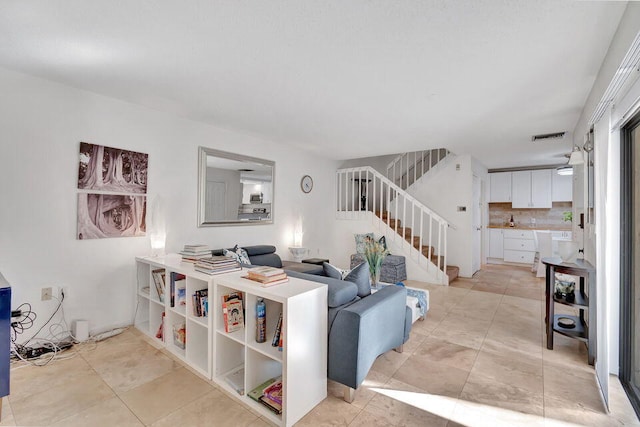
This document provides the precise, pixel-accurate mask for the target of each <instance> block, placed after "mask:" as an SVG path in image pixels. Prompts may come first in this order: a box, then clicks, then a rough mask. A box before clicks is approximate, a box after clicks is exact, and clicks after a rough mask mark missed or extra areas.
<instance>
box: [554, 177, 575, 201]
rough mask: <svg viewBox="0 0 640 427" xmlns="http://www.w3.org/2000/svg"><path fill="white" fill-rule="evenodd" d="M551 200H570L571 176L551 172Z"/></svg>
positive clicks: (571, 190) (571, 193)
mask: <svg viewBox="0 0 640 427" xmlns="http://www.w3.org/2000/svg"><path fill="white" fill-rule="evenodd" d="M551 200H552V201H554V202H571V201H572V200H573V176H572V175H558V174H557V173H553V174H552V179H551Z"/></svg>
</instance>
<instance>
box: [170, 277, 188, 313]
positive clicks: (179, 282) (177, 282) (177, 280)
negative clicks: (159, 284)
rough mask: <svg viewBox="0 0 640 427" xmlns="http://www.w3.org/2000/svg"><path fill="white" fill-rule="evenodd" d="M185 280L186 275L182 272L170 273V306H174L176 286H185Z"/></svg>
mask: <svg viewBox="0 0 640 427" xmlns="http://www.w3.org/2000/svg"><path fill="white" fill-rule="evenodd" d="M186 280H187V276H185V275H184V274H180V273H175V272H173V273H171V276H170V280H169V302H170V305H171V307H175V306H176V288H177V287H178V286H181V287H185V288H186V286H187V285H186V283H187V282H186Z"/></svg>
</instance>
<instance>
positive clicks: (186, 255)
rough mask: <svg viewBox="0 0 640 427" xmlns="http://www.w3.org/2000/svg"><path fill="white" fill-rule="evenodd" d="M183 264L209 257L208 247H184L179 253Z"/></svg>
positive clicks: (209, 250) (209, 249)
mask: <svg viewBox="0 0 640 427" xmlns="http://www.w3.org/2000/svg"><path fill="white" fill-rule="evenodd" d="M180 255H182V261H183V262H191V263H195V262H198V261H199V260H200V259H202V258H207V257H210V256H211V248H210V247H209V245H184V249H182V251H180Z"/></svg>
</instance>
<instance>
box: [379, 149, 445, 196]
mask: <svg viewBox="0 0 640 427" xmlns="http://www.w3.org/2000/svg"><path fill="white" fill-rule="evenodd" d="M449 154H451V152H450V151H449V150H446V149H444V148H437V149H433V150H421V151H412V152H409V153H402V154H399V155H398V157H396V158H395V159H393V160H392V161H391V163H389V164H388V165H387V178H389V179H390V180H391V182H393V183H394V184H396V185H397V186H398V187H400V188H401V189H402V190H406V189H407V188H409V187H410V186H411V185H412V184H413V183H414V182H416V181H417V180H418V179H420V178H422V177H423V176H424V175H425V174H426V173H427V172H429V171H430V170H431V169H433V168H434V167H435V166H436V165H437V164H438V163H440V162H441V161H442V160H444V159H445V157H447V156H448V155H449Z"/></svg>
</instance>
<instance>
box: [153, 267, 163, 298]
mask: <svg viewBox="0 0 640 427" xmlns="http://www.w3.org/2000/svg"><path fill="white" fill-rule="evenodd" d="M151 276H152V277H153V283H154V284H155V285H156V292H157V293H158V299H159V300H160V302H164V277H165V272H164V269H163V268H158V269H156V270H153V271H152V272H151Z"/></svg>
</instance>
